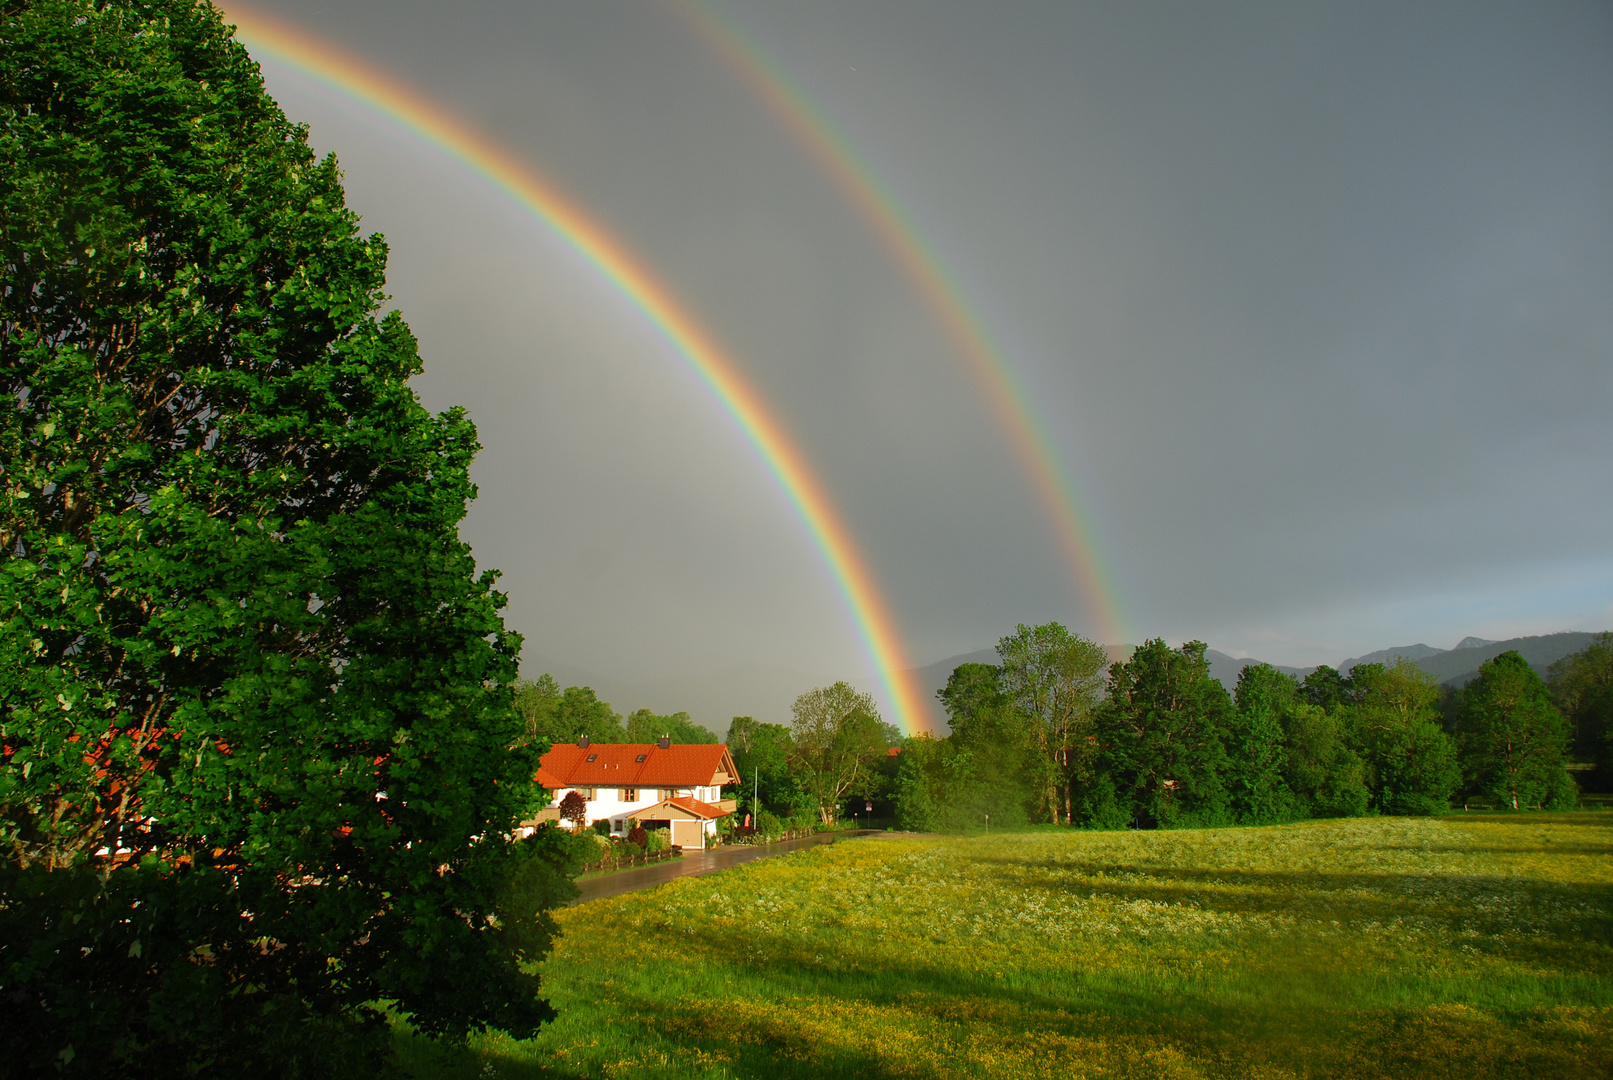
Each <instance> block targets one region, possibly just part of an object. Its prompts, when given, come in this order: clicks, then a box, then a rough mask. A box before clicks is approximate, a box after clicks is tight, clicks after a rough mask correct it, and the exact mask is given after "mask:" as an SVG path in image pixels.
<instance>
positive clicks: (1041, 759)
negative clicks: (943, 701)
mask: <svg viewBox="0 0 1613 1080" xmlns="http://www.w3.org/2000/svg"><path fill="white" fill-rule="evenodd" d="M997 655H998V657H1000V658H1001V660H1002V665H1001V667H1000V669H999V670H1000V675H999V677H998V678H999V684H1000V686H1001V689H1002V693H1003V695H1004V696H1005V697H1006V699H1007V701H1008V702H1009V703H1010V704H1012V705H1013V707H1014V708H1015V709H1016V710H1017V711H1018V712H1019V714H1020V715H1021V716H1022V717H1024V718H1025V720H1026V722H1027V724H1028V725H1029V734H1030V740H1031V742H1032V744H1033V745H1034V746H1035V747H1036V748H1037V750H1038V751H1039V755H1038V758H1037V759H1036V766H1037V769H1036V771H1037V772H1038V773H1039V776H1038V777H1037V781H1038V782H1037V783H1036V790H1037V793H1038V794H1039V795H1040V797H1041V802H1042V812H1043V813H1044V814H1045V815H1046V817H1047V819H1048V820H1050V821H1052V822H1053V823H1054V824H1055V825H1056V824H1058V823H1059V822H1061V821H1063V822H1069V821H1071V820H1072V818H1071V813H1072V804H1071V799H1072V793H1073V791H1074V790H1075V788H1076V787H1078V786H1080V785H1083V784H1088V783H1090V782H1091V781H1092V778H1093V767H1094V763H1095V760H1096V757H1097V743H1096V740H1095V739H1094V738H1093V719H1092V714H1093V708H1094V706H1096V704H1097V702H1098V701H1099V699H1100V698H1101V696H1102V692H1103V673H1104V669H1105V667H1106V666H1107V665H1108V662H1109V657H1108V654H1107V653H1105V652H1104V651H1103V646H1101V645H1099V644H1097V643H1096V642H1094V641H1089V640H1087V639H1086V638H1084V637H1080V636H1079V635H1076V634H1072V633H1070V632H1069V631H1068V630H1067V629H1065V628H1064V627H1063V626H1061V625H1060V624H1058V623H1056V622H1055V623H1046V624H1044V625H1042V626H1035V627H1031V626H1025V625H1024V624H1021V625H1020V626H1019V627H1018V628H1017V629H1016V630H1015V631H1014V633H1013V634H1011V635H1010V636H1008V637H1005V638H1003V639H1002V640H1001V641H999V642H998V643H997Z"/></svg>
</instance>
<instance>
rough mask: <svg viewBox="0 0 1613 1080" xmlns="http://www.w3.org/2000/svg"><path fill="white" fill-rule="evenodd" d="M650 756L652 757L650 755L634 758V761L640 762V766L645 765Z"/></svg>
mask: <svg viewBox="0 0 1613 1080" xmlns="http://www.w3.org/2000/svg"><path fill="white" fill-rule="evenodd" d="M649 756H650V755H648V754H640V755H639V756H638V757H636V758H634V759H633V760H634V761H636V762H638V763H639V764H640V765H642V764H644V759H645V758H647V757H649Z"/></svg>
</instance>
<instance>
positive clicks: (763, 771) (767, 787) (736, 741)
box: [724, 716, 801, 815]
mask: <svg viewBox="0 0 1613 1080" xmlns="http://www.w3.org/2000/svg"><path fill="white" fill-rule="evenodd" d="M724 742H726V743H727V744H728V752H729V753H730V754H732V755H733V756H734V767H735V768H737V769H738V770H739V790H738V792H737V794H736V797H737V798H738V800H739V804H740V808H741V811H742V812H743V813H747V814H752V815H754V814H756V813H758V812H759V811H761V810H769V811H771V812H773V813H775V814H790V813H792V812H793V811H794V810H795V809H796V807H797V804H798V803H799V802H800V799H801V792H800V790H799V789H798V788H797V787H796V785H795V780H794V778H793V777H792V776H791V775H790V749H791V746H792V743H791V740H790V729H789V727H787V726H786V725H784V724H767V723H763V722H762V721H760V720H757V719H756V718H754V717H750V716H736V717H734V719H733V722H732V723H730V724H729V725H728V737H727V738H726V739H725V740H724Z"/></svg>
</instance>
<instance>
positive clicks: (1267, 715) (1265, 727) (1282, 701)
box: [1226, 664, 1304, 825]
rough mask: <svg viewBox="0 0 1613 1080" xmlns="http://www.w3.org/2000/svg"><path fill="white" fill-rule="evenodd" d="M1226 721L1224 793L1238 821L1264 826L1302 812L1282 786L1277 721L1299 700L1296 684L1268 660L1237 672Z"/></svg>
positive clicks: (1283, 759)
mask: <svg viewBox="0 0 1613 1080" xmlns="http://www.w3.org/2000/svg"><path fill="white" fill-rule="evenodd" d="M1233 701H1234V703H1235V705H1236V706H1237V707H1236V708H1235V709H1233V710H1232V713H1231V716H1230V717H1229V721H1228V726H1227V737H1226V750H1227V758H1228V769H1227V777H1226V780H1227V792H1228V795H1229V797H1230V800H1231V805H1232V810H1233V812H1234V813H1235V814H1236V815H1237V818H1238V820H1239V821H1242V822H1244V823H1246V824H1251V825H1269V824H1275V823H1277V822H1282V821H1293V820H1295V819H1296V818H1299V817H1301V816H1303V814H1304V810H1303V804H1302V803H1301V801H1300V800H1299V799H1298V798H1297V797H1296V796H1295V795H1294V792H1293V791H1292V790H1291V789H1290V788H1289V786H1288V780H1287V777H1286V776H1285V775H1284V774H1285V773H1286V772H1287V766H1288V751H1287V747H1286V746H1285V743H1286V741H1287V740H1286V734H1287V732H1286V731H1285V725H1284V723H1283V721H1284V720H1285V719H1286V718H1287V717H1288V716H1290V715H1292V713H1293V712H1294V710H1295V709H1296V708H1297V707H1298V705H1299V683H1298V682H1297V681H1296V680H1295V679H1294V678H1293V677H1292V676H1289V675H1285V674H1283V673H1282V672H1280V671H1278V670H1277V669H1276V668H1274V667H1272V666H1271V665H1269V664H1250V665H1249V666H1247V667H1245V668H1244V669H1243V670H1242V671H1241V672H1239V673H1238V686H1237V689H1236V690H1235V691H1234V695H1233Z"/></svg>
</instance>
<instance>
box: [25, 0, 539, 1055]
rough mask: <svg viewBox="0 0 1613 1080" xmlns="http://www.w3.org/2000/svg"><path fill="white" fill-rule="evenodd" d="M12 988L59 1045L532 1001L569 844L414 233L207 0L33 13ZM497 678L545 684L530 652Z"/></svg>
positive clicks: (334, 1027)
mask: <svg viewBox="0 0 1613 1080" xmlns="http://www.w3.org/2000/svg"><path fill="white" fill-rule="evenodd" d="M0 208H3V209H0V256H3V259H4V267H5V269H4V275H5V280H4V288H3V290H0V330H3V337H0V382H3V384H4V392H5V394H6V395H7V400H8V401H12V402H14V403H15V406H16V407H15V408H8V409H5V410H0V463H3V465H4V472H3V485H4V486H3V490H0V551H4V552H5V560H6V561H5V563H4V565H3V566H0V618H3V619H4V620H5V626H4V630H5V632H4V633H3V634H0V742H3V748H4V757H3V764H0V811H3V813H0V829H3V830H4V833H3V840H4V846H5V852H6V859H5V862H4V865H3V867H0V889H3V893H0V990H3V995H4V998H5V1000H6V1002H7V1005H6V1009H7V1013H8V1015H7V1022H6V1025H5V1027H6V1033H5V1035H4V1038H5V1040H6V1043H5V1045H4V1048H3V1049H4V1053H5V1056H6V1060H7V1062H8V1067H13V1068H17V1069H20V1070H21V1071H23V1072H27V1073H38V1072H43V1071H44V1070H46V1069H48V1068H57V1067H60V1068H61V1070H62V1071H63V1072H64V1073H65V1074H84V1073H87V1072H91V1071H96V1072H100V1073H108V1074H120V1075H142V1074H145V1075H176V1074H184V1073H192V1074H196V1075H219V1074H224V1073H228V1074H229V1075H236V1076H251V1075H271V1074H272V1075H275V1076H294V1075H313V1074H318V1075H331V1074H334V1073H336V1072H339V1071H342V1070H344V1069H345V1070H348V1071H359V1072H366V1071H368V1072H373V1071H374V1068H375V1067H378V1066H377V1064H376V1062H375V1060H374V1056H375V1049H376V1044H375V1043H374V1041H373V1038H372V1035H373V1032H374V1025H375V1023H376V1017H375V1014H374V1013H373V1012H371V1011H370V1005H369V1003H372V1002H375V1001H378V1000H382V999H386V1000H389V1001H392V1002H395V1003H396V1007H397V1008H398V1009H399V1010H401V1011H402V1012H405V1013H408V1014H410V1015H411V1016H412V1017H413V1022H414V1024H415V1025H416V1026H417V1027H418V1028H419V1029H420V1030H421V1031H423V1032H426V1033H428V1034H446V1035H456V1034H459V1033H462V1032H465V1031H467V1030H470V1029H475V1028H479V1027H481V1026H483V1025H486V1024H496V1025H498V1026H499V1027H501V1028H504V1029H506V1030H509V1031H513V1032H518V1033H530V1032H531V1031H533V1030H534V1029H535V1028H536V1026H537V1025H538V1023H540V1022H541V1021H543V1020H544V1019H546V1018H547V1017H549V1016H550V1015H552V1014H551V1012H550V1010H549V1009H548V1007H547V1005H546V1004H545V1003H544V1002H543V1001H541V1000H540V999H539V998H538V996H537V990H538V984H537V980H536V978H535V977H533V976H531V975H529V974H526V973H525V972H524V971H523V968H522V965H523V964H526V963H528V962H530V961H533V960H535V959H537V958H539V957H540V956H541V955H542V953H543V952H544V951H545V950H546V949H547V947H548V942H549V934H550V932H551V927H550V924H549V923H548V922H547V917H546V916H543V915H541V914H539V913H540V912H541V911H542V910H543V909H544V908H545V907H547V906H552V904H554V903H556V902H558V901H559V900H560V899H563V898H564V894H565V892H566V890H567V889H569V888H570V885H569V882H567V881H566V879H565V869H566V867H567V865H568V860H569V855H567V854H566V853H565V851H563V850H562V849H561V848H559V847H557V846H556V845H555V842H554V841H553V840H552V838H549V837H547V836H545V835H541V834H540V835H538V836H535V837H534V838H532V839H530V840H528V841H523V842H520V843H510V842H508V841H507V840H506V837H507V835H508V834H509V833H510V831H511V829H512V828H513V827H514V825H515V823H516V822H518V821H520V820H522V819H524V818H526V817H529V816H530V815H531V814H532V813H533V812H534V811H535V810H536V809H537V808H538V807H539V806H541V805H542V801H543V794H542V792H541V791H540V790H539V789H537V788H536V787H535V785H534V784H533V783H532V775H533V773H534V771H535V767H536V763H537V757H538V754H539V753H540V752H541V750H542V744H541V741H533V740H532V738H531V733H530V732H528V731H524V730H523V724H522V722H521V719H520V717H519V716H518V715H517V713H516V711H515V709H514V707H513V693H512V691H511V690H510V689H508V688H509V687H510V686H511V685H512V683H513V681H514V678H515V663H514V656H515V654H516V652H517V650H518V646H519V639H518V638H517V637H516V636H515V635H513V634H509V633H507V632H506V631H505V629H504V627H503V624H502V620H501V618H500V616H499V614H498V611H499V609H500V608H501V607H502V605H503V598H502V597H501V596H500V595H499V594H498V593H497V592H496V591H495V590H494V588H493V586H494V582H495V577H494V575H493V574H491V573H488V574H483V575H481V576H479V577H478V576H477V574H476V571H475V566H474V560H473V559H472V557H471V553H470V551H469V549H468V548H467V547H466V545H464V544H463V543H462V542H460V540H459V538H458V535H457V525H458V522H459V521H460V520H461V518H462V517H463V516H464V513H465V509H466V505H467V503H468V501H469V500H470V499H471V498H472V497H473V495H474V489H473V487H472V485H471V483H470V479H469V466H470V462H471V459H472V456H473V455H474V453H475V451H476V449H477V445H476V434H475V430H474V428H473V427H472V425H471V424H470V422H469V421H468V420H467V419H466V418H465V416H464V415H463V413H462V412H460V411H458V410H450V411H449V412H446V413H444V414H442V415H438V416H433V415H432V414H430V413H429V412H427V411H426V410H425V409H424V408H423V407H422V406H421V405H420V403H419V401H418V400H417V399H416V397H415V395H414V393H413V392H412V391H411V390H410V389H409V386H408V379H409V378H410V376H412V375H414V374H415V373H417V372H418V371H419V370H420V360H419V357H418V355H417V353H416V347H415V342H414V339H413V337H412V336H411V335H410V333H409V330H408V328H407V326H405V324H404V323H403V321H402V319H401V317H399V316H398V315H397V314H396V313H392V314H389V315H387V316H385V317H382V318H378V317H376V314H375V313H376V311H377V309H378V307H379V305H380V304H381V303H382V302H383V301H384V299H385V297H384V295H383V293H382V291H381V290H382V287H383V284H384V280H383V278H384V270H385V262H386V246H385V244H384V242H383V241H382V240H381V239H380V238H379V237H373V236H372V237H368V238H365V237H362V236H361V235H359V233H358V228H357V218H356V216H355V215H354V214H353V213H351V212H350V211H349V210H347V209H346V207H345V205H344V203H343V193H342V189H341V185H340V182H339V173H338V170H337V166H336V162H335V160H334V159H330V158H327V159H326V160H324V161H316V160H315V158H314V156H313V154H312V152H311V151H310V150H309V148H308V146H307V143H306V139H305V132H304V131H303V130H302V129H300V128H297V127H294V126H293V125H291V124H290V123H289V122H288V121H287V120H286V118H285V117H284V116H283V115H282V114H281V112H280V111H279V109H278V108H277V107H276V106H275V104H274V103H273V102H272V101H271V100H270V99H269V98H268V97H267V96H265V94H264V93H263V89H262V85H261V81H260V79H259V76H258V72H257V68H256V66H255V65H254V64H253V63H252V61H251V60H250V59H249V58H248V57H247V55H246V53H245V52H244V51H243V50H242V49H241V48H240V47H239V46H237V45H235V44H234V43H233V42H231V41H230V40H229V38H228V36H227V35H226V33H225V31H224V28H223V26H222V24H221V23H220V21H219V17H218V15H217V13H216V12H215V11H213V10H212V9H211V8H209V7H206V6H196V5H194V4H192V3H190V2H189V0H153V2H150V3H133V2H120V3H90V2H87V0H40V2H36V3H16V4H8V5H6V6H5V7H4V9H3V14H0ZM488 687H503V688H505V689H493V690H489V689H488Z"/></svg>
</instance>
